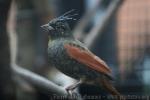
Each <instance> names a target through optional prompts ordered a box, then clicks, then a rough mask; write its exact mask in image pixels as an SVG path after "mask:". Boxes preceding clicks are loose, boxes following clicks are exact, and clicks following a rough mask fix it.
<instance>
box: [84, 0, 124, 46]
mask: <svg viewBox="0 0 150 100" xmlns="http://www.w3.org/2000/svg"><path fill="white" fill-rule="evenodd" d="M121 1H122V0H113V1H112V3H111V4H110V6H109V7H108V9H107V11H106V14H105V15H104V16H103V18H100V20H99V22H98V25H96V26H95V27H94V28H93V29H92V30H91V31H90V32H89V34H88V35H87V36H86V37H85V40H84V43H85V44H86V45H87V46H88V47H89V48H91V46H92V44H93V43H94V42H95V41H96V39H97V38H98V37H99V36H100V35H101V34H102V31H103V29H104V28H105V26H106V24H107V23H108V22H109V19H110V18H111V17H112V15H113V14H114V13H115V12H116V10H117V8H118V7H119V6H120V3H121Z"/></svg>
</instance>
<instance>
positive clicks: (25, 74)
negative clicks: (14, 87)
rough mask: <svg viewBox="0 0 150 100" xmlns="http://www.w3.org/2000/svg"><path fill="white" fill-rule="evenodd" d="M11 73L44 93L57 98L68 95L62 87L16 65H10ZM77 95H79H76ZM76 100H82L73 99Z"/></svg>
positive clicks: (78, 97) (78, 98)
mask: <svg viewBox="0 0 150 100" xmlns="http://www.w3.org/2000/svg"><path fill="white" fill-rule="evenodd" d="M12 71H13V73H14V74H15V76H17V77H20V78H21V79H23V80H25V81H26V82H27V83H29V84H31V85H32V86H33V87H36V88H37V89H40V90H44V93H47V94H49V93H53V94H57V95H58V96H64V97H67V96H68V93H67V92H66V90H65V89H64V87H61V86H58V85H56V84H54V83H53V82H51V81H50V80H48V79H46V78H44V77H42V76H40V75H37V74H35V73H33V72H31V71H29V70H26V69H24V68H22V67H19V66H17V65H15V64H14V65H12ZM77 95H79V94H77ZM75 99H76V100H82V99H81V98H80V95H79V96H77V97H76V98H75Z"/></svg>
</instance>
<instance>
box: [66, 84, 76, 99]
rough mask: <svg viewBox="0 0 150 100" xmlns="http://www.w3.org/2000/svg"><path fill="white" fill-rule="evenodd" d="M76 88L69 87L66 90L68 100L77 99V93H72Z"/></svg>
mask: <svg viewBox="0 0 150 100" xmlns="http://www.w3.org/2000/svg"><path fill="white" fill-rule="evenodd" d="M75 88H76V87H74V85H71V86H69V87H67V88H66V91H67V93H68V98H69V99H70V100H75V99H76V98H78V97H77V96H78V93H77V91H74V90H75Z"/></svg>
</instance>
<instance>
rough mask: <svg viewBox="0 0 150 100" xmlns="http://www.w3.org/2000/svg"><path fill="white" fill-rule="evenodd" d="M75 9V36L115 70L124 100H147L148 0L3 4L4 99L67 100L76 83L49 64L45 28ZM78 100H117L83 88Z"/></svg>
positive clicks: (0, 56) (9, 0)
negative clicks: (72, 86) (68, 92)
mask: <svg viewBox="0 0 150 100" xmlns="http://www.w3.org/2000/svg"><path fill="white" fill-rule="evenodd" d="M71 9H75V12H76V13H77V14H78V15H77V16H76V19H77V20H76V21H70V22H69V25H70V26H71V30H72V34H74V36H75V37H76V38H77V39H78V40H80V41H81V42H83V43H84V44H85V45H86V46H87V47H88V48H89V50H91V51H92V52H93V53H94V54H95V55H97V56H98V57H100V58H102V59H103V60H104V61H105V62H106V63H107V64H108V66H109V67H110V68H111V69H112V76H113V77H114V81H113V85H114V86H115V87H116V89H117V90H118V91H119V92H120V93H121V94H122V95H123V97H124V98H126V99H127V100H128V99H133V100H149V94H150V85H149V83H150V1H149V0H0V68H1V69H0V99H1V100H68V99H70V98H69V97H68V94H67V92H66V90H65V87H66V86H68V85H70V84H72V83H74V82H76V80H74V79H72V78H70V77H68V76H66V75H64V74H62V73H61V72H60V71H58V70H57V69H55V68H54V67H53V66H49V64H48V57H47V56H48V55H47V45H48V44H47V43H48V33H46V32H45V31H43V30H42V29H41V27H40V26H41V25H43V24H45V23H48V22H49V21H50V20H51V19H53V18H56V17H58V16H60V15H62V14H63V13H65V12H67V11H69V10H71ZM75 92H76V95H75V98H74V99H76V100H110V99H114V98H113V97H112V96H111V95H110V94H109V93H108V92H107V91H105V90H103V89H102V88H100V87H97V86H93V85H87V84H81V85H80V86H79V88H78V89H77V90H76V91H75Z"/></svg>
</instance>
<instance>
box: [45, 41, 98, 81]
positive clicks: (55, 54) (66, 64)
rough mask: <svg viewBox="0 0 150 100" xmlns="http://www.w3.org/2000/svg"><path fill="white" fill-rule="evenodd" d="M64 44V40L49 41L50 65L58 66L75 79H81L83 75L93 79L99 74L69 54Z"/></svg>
mask: <svg viewBox="0 0 150 100" xmlns="http://www.w3.org/2000/svg"><path fill="white" fill-rule="evenodd" d="M64 44H65V42H64V41H54V42H51V43H49V46H48V61H49V64H50V66H54V67H56V68H57V69H58V70H60V71H61V72H63V73H64V74H66V75H68V76H70V77H72V78H75V79H80V78H81V77H88V78H91V79H92V78H95V77H98V76H99V74H98V73H97V72H95V71H93V70H91V69H89V68H88V67H87V66H86V65H84V64H82V63H79V62H78V61H76V60H74V59H73V58H71V57H70V56H69V55H68V54H67V51H66V50H65V48H64Z"/></svg>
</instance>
